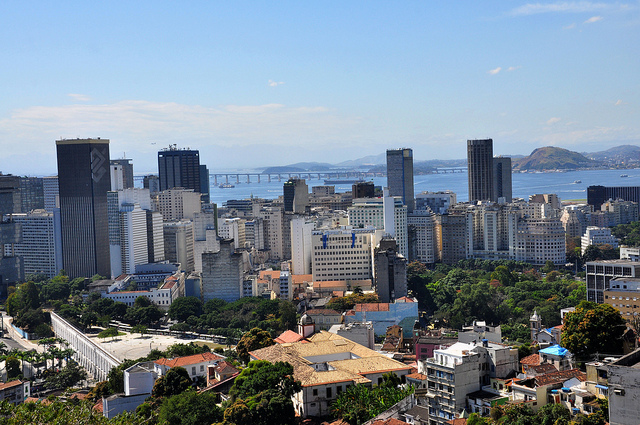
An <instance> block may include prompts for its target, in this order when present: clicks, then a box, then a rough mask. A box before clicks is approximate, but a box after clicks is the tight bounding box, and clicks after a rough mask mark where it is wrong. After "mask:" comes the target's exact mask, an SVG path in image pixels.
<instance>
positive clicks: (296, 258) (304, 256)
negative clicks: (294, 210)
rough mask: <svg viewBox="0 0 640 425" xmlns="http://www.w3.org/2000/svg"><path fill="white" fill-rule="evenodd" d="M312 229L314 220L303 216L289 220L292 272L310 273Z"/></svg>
mask: <svg viewBox="0 0 640 425" xmlns="http://www.w3.org/2000/svg"><path fill="white" fill-rule="evenodd" d="M321 187H324V186H321ZM314 189H315V188H314ZM314 229H315V222H313V221H310V220H309V219H307V218H305V217H296V218H294V219H293V220H291V262H292V267H293V271H292V273H293V274H311V256H312V249H311V248H312V244H311V232H312V231H313V230H314Z"/></svg>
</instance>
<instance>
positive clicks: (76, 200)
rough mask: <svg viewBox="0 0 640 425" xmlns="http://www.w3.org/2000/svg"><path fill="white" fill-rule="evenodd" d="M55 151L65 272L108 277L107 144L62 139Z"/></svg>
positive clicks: (108, 182) (94, 141) (100, 140)
mask: <svg viewBox="0 0 640 425" xmlns="http://www.w3.org/2000/svg"><path fill="white" fill-rule="evenodd" d="M56 148H57V156H58V182H59V190H60V213H61V220H62V260H63V266H64V269H65V271H66V272H67V274H68V275H69V276H70V277H71V278H76V277H91V276H93V275H95V274H99V275H101V276H110V275H111V267H110V266H111V260H110V255H109V231H108V218H107V192H108V191H109V190H110V175H109V140H108V139H63V140H58V141H56Z"/></svg>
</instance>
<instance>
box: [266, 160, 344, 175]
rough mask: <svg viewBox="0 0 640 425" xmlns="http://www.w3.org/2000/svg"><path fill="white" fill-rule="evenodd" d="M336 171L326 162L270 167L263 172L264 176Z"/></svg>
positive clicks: (334, 167) (333, 166)
mask: <svg viewBox="0 0 640 425" xmlns="http://www.w3.org/2000/svg"><path fill="white" fill-rule="evenodd" d="M334 169H336V166H335V165H331V164H327V163H324V162H298V163H296V164H289V165H281V166H278V167H268V168H265V169H264V170H262V174H268V173H302V172H305V171H329V170H334Z"/></svg>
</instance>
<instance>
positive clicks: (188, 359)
mask: <svg viewBox="0 0 640 425" xmlns="http://www.w3.org/2000/svg"><path fill="white" fill-rule="evenodd" d="M223 359H224V358H223V357H220V356H218V355H217V354H213V353H202V354H194V355H192V356H184V357H176V358H175V359H158V360H156V361H155V362H154V363H156V364H159V365H161V366H167V367H169V368H171V367H177V366H181V367H184V366H188V365H192V364H197V363H204V362H211V361H216V360H223Z"/></svg>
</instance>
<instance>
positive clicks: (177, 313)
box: [169, 297, 202, 322]
mask: <svg viewBox="0 0 640 425" xmlns="http://www.w3.org/2000/svg"><path fill="white" fill-rule="evenodd" d="M200 314H202V301H200V299H199V298H196V297H180V298H178V299H177V300H175V301H174V302H173V303H171V307H169V317H170V318H171V319H173V320H178V321H180V322H184V321H186V320H187V319H188V318H189V316H200Z"/></svg>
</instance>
